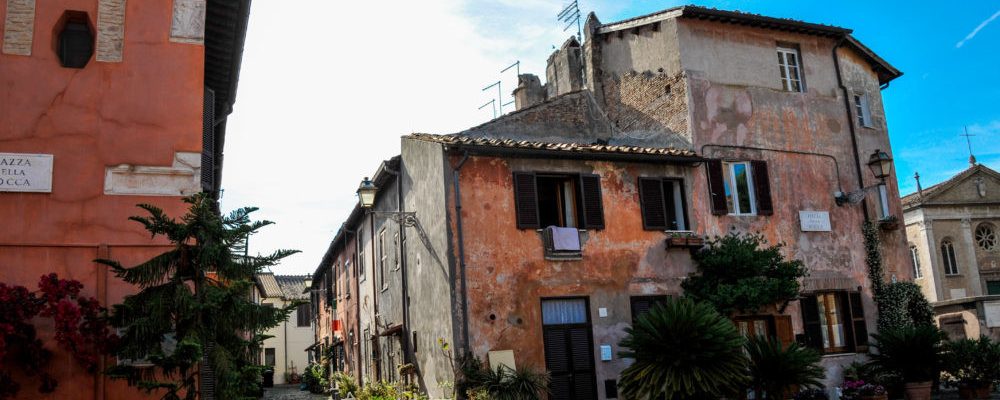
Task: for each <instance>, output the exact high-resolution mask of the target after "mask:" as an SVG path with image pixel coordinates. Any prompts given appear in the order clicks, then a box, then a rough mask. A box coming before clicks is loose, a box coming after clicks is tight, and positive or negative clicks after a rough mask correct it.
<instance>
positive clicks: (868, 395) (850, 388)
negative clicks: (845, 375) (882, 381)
mask: <svg viewBox="0 0 1000 400" xmlns="http://www.w3.org/2000/svg"><path fill="white" fill-rule="evenodd" d="M840 389H841V391H842V392H843V394H844V399H847V400H888V399H889V394H888V393H887V392H886V391H885V387H883V386H882V385H879V384H877V383H872V382H865V381H863V380H854V381H852V380H847V381H844V385H843V386H841V388H840Z"/></svg>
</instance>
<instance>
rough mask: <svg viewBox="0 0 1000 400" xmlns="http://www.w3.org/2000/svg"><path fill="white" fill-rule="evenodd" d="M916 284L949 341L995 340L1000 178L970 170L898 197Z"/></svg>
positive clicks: (999, 325) (999, 333) (999, 298)
mask: <svg viewBox="0 0 1000 400" xmlns="http://www.w3.org/2000/svg"><path fill="white" fill-rule="evenodd" d="M903 210H904V214H903V215H904V221H905V223H906V237H907V241H908V242H909V247H910V254H911V260H912V263H911V265H912V267H913V268H914V274H915V276H916V282H917V283H918V284H920V287H921V288H922V289H923V292H924V295H925V296H927V299H928V300H930V301H931V303H932V305H933V306H934V310H935V314H937V317H938V322H939V324H940V325H941V327H942V328H943V329H945V331H947V332H949V334H950V335H951V337H952V338H956V337H972V338H975V337H979V336H980V335H981V334H982V335H992V336H993V337H994V338H998V339H1000V243H998V240H1000V239H998V235H1000V232H998V229H1000V173H997V172H996V171H994V170H992V169H990V168H988V167H986V166H984V165H982V164H976V163H975V161H974V159H973V163H972V165H971V166H970V167H969V168H968V169H966V170H965V171H962V172H960V173H958V174H957V175H955V176H953V177H951V178H950V179H948V180H946V181H944V182H941V183H938V184H936V185H933V186H929V187H927V188H926V189H925V188H920V186H919V182H918V190H917V192H915V193H911V194H909V195H907V196H905V197H903Z"/></svg>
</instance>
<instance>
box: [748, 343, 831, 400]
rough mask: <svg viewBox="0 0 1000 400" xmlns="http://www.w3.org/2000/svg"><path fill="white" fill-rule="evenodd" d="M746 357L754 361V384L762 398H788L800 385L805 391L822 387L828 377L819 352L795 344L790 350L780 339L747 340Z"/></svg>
mask: <svg viewBox="0 0 1000 400" xmlns="http://www.w3.org/2000/svg"><path fill="white" fill-rule="evenodd" d="M746 354H747V358H748V359H749V361H750V369H749V371H750V379H751V380H750V382H751V386H752V387H753V389H754V391H756V392H757V393H762V394H763V395H762V396H758V398H770V399H773V398H778V399H782V398H784V397H783V395H784V393H785V392H786V391H788V390H789V389H791V388H792V387H793V386H796V385H798V386H799V387H802V388H807V387H819V386H822V380H823V378H824V377H825V376H826V375H825V373H824V371H823V368H822V367H820V366H819V360H820V355H819V353H817V352H816V351H815V350H812V349H808V348H805V347H802V346H799V344H798V343H795V342H792V343H790V344H789V345H788V346H787V347H785V346H783V345H782V344H781V341H779V340H778V339H777V338H773V337H772V338H765V337H763V336H758V337H755V338H752V339H750V340H748V341H747V344H746Z"/></svg>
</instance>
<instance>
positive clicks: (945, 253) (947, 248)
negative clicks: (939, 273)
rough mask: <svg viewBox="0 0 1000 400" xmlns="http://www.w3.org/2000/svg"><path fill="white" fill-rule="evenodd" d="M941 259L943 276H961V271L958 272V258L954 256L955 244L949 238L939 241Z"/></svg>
mask: <svg viewBox="0 0 1000 400" xmlns="http://www.w3.org/2000/svg"><path fill="white" fill-rule="evenodd" d="M941 259H942V266H944V275H945V276H958V275H960V274H961V271H959V270H958V256H956V255H955V242H954V241H952V240H951V239H950V238H944V239H942V240H941Z"/></svg>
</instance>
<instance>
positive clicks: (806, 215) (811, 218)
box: [799, 211, 830, 232]
mask: <svg viewBox="0 0 1000 400" xmlns="http://www.w3.org/2000/svg"><path fill="white" fill-rule="evenodd" d="M799 224H800V226H801V227H802V232H830V213H829V212H827V211H799Z"/></svg>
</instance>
